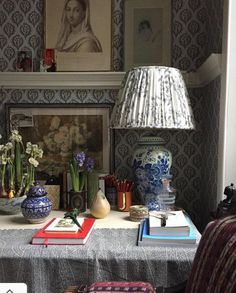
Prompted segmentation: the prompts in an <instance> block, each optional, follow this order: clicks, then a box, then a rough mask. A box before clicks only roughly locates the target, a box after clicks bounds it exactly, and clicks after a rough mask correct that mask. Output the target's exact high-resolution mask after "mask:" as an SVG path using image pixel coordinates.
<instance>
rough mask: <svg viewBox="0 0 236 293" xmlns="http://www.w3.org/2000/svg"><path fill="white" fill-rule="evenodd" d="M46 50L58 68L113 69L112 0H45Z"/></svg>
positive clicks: (64, 69)
mask: <svg viewBox="0 0 236 293" xmlns="http://www.w3.org/2000/svg"><path fill="white" fill-rule="evenodd" d="M44 1H45V2H44V5H45V6H44V10H45V11H44V15H45V34H44V35H45V46H44V47H45V49H55V59H56V60H55V61H56V68H57V71H109V70H111V56H112V53H111V50H112V48H111V43H112V41H111V34H112V25H111V11H112V3H111V2H112V0H92V1H89V0H86V1H84V0H78V2H77V3H76V1H70V0H44Z"/></svg>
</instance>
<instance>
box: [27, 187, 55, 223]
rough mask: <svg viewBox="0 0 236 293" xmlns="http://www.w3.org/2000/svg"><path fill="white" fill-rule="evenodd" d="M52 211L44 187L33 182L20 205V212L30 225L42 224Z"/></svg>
mask: <svg viewBox="0 0 236 293" xmlns="http://www.w3.org/2000/svg"><path fill="white" fill-rule="evenodd" d="M51 210H52V203H51V201H50V199H49V198H48V197H47V192H46V191H45V189H44V187H42V186H41V185H40V184H39V183H37V182H35V183H34V185H33V186H31V187H30V189H29V192H28V194H27V198H26V199H25V200H24V201H23V202H22V204H21V212H22V214H23V216H24V217H25V218H26V219H27V220H28V221H29V222H30V223H33V224H35V223H42V222H44V221H45V220H46V219H47V217H48V215H49V214H50V212H51Z"/></svg>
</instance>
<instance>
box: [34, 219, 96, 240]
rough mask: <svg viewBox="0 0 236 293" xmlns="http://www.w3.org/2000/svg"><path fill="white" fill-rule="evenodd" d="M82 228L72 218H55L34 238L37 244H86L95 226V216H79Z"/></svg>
mask: <svg viewBox="0 0 236 293" xmlns="http://www.w3.org/2000/svg"><path fill="white" fill-rule="evenodd" d="M77 220H78V222H79V224H80V225H81V227H82V228H79V227H78V226H77V225H76V224H75V223H74V222H73V221H72V220H71V219H63V218H53V219H52V220H51V221H49V222H48V223H47V224H46V225H45V226H44V227H43V228H42V229H40V230H39V231H38V232H37V233H36V234H35V235H34V236H33V238H32V241H31V244H35V245H40V244H41V245H45V246H48V245H78V244H85V243H86V242H87V240H88V238H89V236H90V234H91V232H92V230H93V228H94V224H95V219H94V218H77Z"/></svg>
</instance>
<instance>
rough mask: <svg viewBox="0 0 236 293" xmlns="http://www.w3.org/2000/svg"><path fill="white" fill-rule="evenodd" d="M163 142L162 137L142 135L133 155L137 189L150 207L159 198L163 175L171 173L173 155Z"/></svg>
mask: <svg viewBox="0 0 236 293" xmlns="http://www.w3.org/2000/svg"><path fill="white" fill-rule="evenodd" d="M163 144H164V140H163V139H162V138H160V137H152V136H148V137H142V138H141V139H140V140H139V141H138V147H137V149H136V150H135V152H134V156H133V170H134V175H135V183H136V186H137V190H138V192H139V194H140V196H141V200H142V201H143V203H144V204H145V205H146V206H148V207H150V205H152V203H153V201H155V199H156V198H157V195H158V191H159V190H160V188H161V187H162V180H161V179H162V177H163V176H165V175H169V174H170V167H171V164H172V156H171V152H170V151H169V150H167V149H166V148H165V147H164V146H163ZM151 209H153V207H152V208H151Z"/></svg>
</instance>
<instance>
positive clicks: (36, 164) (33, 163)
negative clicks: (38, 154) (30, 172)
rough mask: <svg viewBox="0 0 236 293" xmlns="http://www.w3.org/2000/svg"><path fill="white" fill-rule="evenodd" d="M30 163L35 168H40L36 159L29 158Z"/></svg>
mask: <svg viewBox="0 0 236 293" xmlns="http://www.w3.org/2000/svg"><path fill="white" fill-rule="evenodd" d="M29 163H30V164H31V165H33V166H34V167H35V168H36V167H37V166H38V164H39V162H38V161H37V160H35V159H34V158H32V157H30V158H29Z"/></svg>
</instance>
